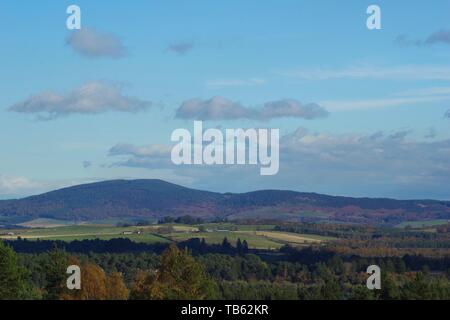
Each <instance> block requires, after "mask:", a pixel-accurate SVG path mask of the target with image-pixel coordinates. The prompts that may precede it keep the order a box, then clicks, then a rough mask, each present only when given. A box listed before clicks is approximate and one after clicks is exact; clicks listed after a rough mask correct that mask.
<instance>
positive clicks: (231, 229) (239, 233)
mask: <svg viewBox="0 0 450 320" xmlns="http://www.w3.org/2000/svg"><path fill="white" fill-rule="evenodd" d="M55 224H56V222H55V221H42V220H41V221H35V222H34V223H33V225H34V226H40V225H47V226H48V227H46V228H42V227H39V228H38V227H34V228H24V229H15V230H9V229H8V230H1V229H0V239H9V240H15V239H17V238H18V237H20V238H22V239H28V240H37V239H41V240H63V241H73V240H84V239H101V240H110V239H114V238H128V239H130V240H132V241H135V242H143V243H169V242H172V241H174V242H180V241H185V240H188V239H192V238H199V239H202V238H204V239H205V241H206V243H208V244H220V243H222V241H223V239H224V238H227V239H228V240H229V241H230V242H231V243H232V244H233V245H234V244H235V243H236V241H237V240H238V239H241V241H244V240H246V241H247V243H248V245H249V247H250V248H255V249H277V248H280V247H281V246H283V245H285V244H291V245H295V246H301V245H309V244H320V243H322V242H326V241H332V240H333V239H332V238H326V237H320V236H316V235H302V234H296V233H288V232H278V231H273V229H274V226H273V225H239V224H233V223H209V224H202V225H181V224H165V225H149V226H139V227H138V226H131V227H115V226H109V225H98V224H95V225H94V224H82V225H69V226H55V227H50V226H52V225H55ZM168 227H170V229H169V233H164V234H160V233H161V232H162V231H161V228H166V229H167V228H168ZM199 230H202V232H200V231H199Z"/></svg>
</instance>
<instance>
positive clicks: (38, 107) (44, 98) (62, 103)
mask: <svg viewBox="0 0 450 320" xmlns="http://www.w3.org/2000/svg"><path fill="white" fill-rule="evenodd" d="M122 91H123V88H122V86H120V85H118V84H111V83H106V82H101V81H93V82H87V83H85V84H83V85H82V86H80V87H79V88H76V89H74V90H73V91H71V92H70V93H68V94H60V93H56V92H53V91H47V92H41V93H38V94H35V95H32V96H30V97H29V98H28V99H26V100H24V101H21V102H18V103H16V104H14V105H13V106H11V107H10V108H9V110H10V111H14V112H20V113H34V114H45V115H47V116H48V118H55V117H58V116H62V115H69V114H96V113H103V112H107V111H122V112H137V111H140V110H144V109H146V108H148V107H150V105H151V103H150V102H148V101H144V100H140V99H137V98H134V97H128V96H125V95H123V93H122Z"/></svg>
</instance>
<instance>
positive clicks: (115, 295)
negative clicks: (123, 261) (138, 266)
mask: <svg viewBox="0 0 450 320" xmlns="http://www.w3.org/2000/svg"><path fill="white" fill-rule="evenodd" d="M106 294H107V299H109V300H127V299H128V294H129V292H128V288H127V287H126V286H125V283H124V281H123V277H122V275H121V274H120V273H119V272H113V273H111V275H110V276H109V277H107V279H106Z"/></svg>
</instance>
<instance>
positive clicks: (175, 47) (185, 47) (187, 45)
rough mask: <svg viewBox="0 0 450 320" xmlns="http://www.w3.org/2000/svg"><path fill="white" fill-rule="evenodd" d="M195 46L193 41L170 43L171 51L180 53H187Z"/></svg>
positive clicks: (169, 48)
mask: <svg viewBox="0 0 450 320" xmlns="http://www.w3.org/2000/svg"><path fill="white" fill-rule="evenodd" d="M193 48H194V43H193V42H179V43H174V44H171V45H169V47H168V48H167V49H168V50H169V51H172V52H175V53H176V54H178V55H185V54H186V53H188V52H189V51H191V50H192V49H193Z"/></svg>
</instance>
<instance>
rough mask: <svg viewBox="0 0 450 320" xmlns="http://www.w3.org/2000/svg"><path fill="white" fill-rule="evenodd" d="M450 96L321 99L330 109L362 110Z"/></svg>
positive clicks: (428, 101)
mask: <svg viewBox="0 0 450 320" xmlns="http://www.w3.org/2000/svg"><path fill="white" fill-rule="evenodd" d="M449 100H450V95H449V96H415V97H401V98H386V99H365V100H327V101H321V102H320V104H321V105H323V106H324V107H325V108H327V109H328V110H330V111H344V110H360V109H374V108H386V107H398V106H404V105H412V104H423V103H431V102H440V101H449Z"/></svg>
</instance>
